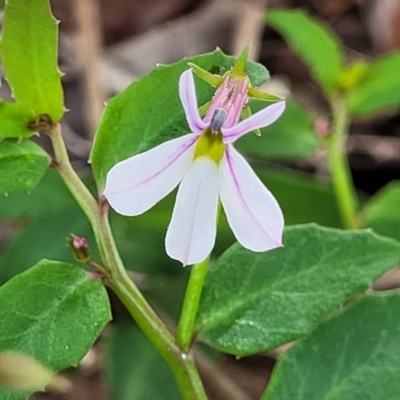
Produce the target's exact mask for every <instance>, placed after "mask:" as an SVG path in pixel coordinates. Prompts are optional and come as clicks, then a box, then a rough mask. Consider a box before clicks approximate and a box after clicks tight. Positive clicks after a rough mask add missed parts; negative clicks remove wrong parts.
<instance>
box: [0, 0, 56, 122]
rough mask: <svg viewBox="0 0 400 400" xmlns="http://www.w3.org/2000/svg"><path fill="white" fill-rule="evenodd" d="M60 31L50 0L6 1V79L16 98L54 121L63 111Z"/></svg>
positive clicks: (1, 49) (3, 56) (3, 55)
mask: <svg viewBox="0 0 400 400" xmlns="http://www.w3.org/2000/svg"><path fill="white" fill-rule="evenodd" d="M57 31H58V29H57V21H56V20H55V19H54V18H53V16H52V14H51V10H50V4H49V1H48V0H37V1H32V0H8V1H7V4H6V9H5V13H4V22H3V33H2V40H1V45H0V46H1V47H0V52H1V59H2V62H3V65H4V69H5V72H6V77H7V80H8V82H9V84H10V86H11V88H12V90H13V96H14V97H15V99H16V100H17V101H19V102H21V103H22V104H23V106H24V107H26V108H27V109H29V110H30V111H32V112H33V113H34V114H36V115H44V114H46V115H49V116H50V118H51V120H52V122H58V121H59V120H60V119H61V117H62V116H63V114H64V104H63V91H62V87H61V73H60V71H59V70H58V67H57Z"/></svg>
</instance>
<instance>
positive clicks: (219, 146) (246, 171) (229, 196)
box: [103, 69, 285, 265]
mask: <svg viewBox="0 0 400 400" xmlns="http://www.w3.org/2000/svg"><path fill="white" fill-rule="evenodd" d="M247 87H248V80H247V77H238V76H234V75H233V74H228V75H227V77H226V78H225V80H224V82H223V84H222V85H221V86H220V87H219V88H218V90H217V91H216V94H215V96H214V99H213V101H212V103H211V105H210V108H209V110H208V112H207V115H206V116H205V118H204V120H202V119H201V117H200V115H199V112H198V105H197V98H196V91H195V85H194V79H193V73H192V70H191V69H189V70H187V71H185V72H184V73H183V74H182V75H181V78H180V82H179V95H180V99H181V102H182V105H183V108H184V110H185V113H186V119H187V122H188V124H189V127H190V129H191V131H192V133H189V134H187V135H184V136H182V137H179V138H177V139H173V140H170V141H168V142H165V143H163V144H161V145H159V146H157V147H155V148H153V149H151V150H149V151H146V152H144V153H141V154H137V155H135V156H133V157H131V158H128V159H127V160H124V161H121V162H119V163H118V164H116V165H115V166H114V167H113V168H111V170H110V171H109V173H108V175H107V182H106V187H105V190H104V193H103V194H104V196H105V197H106V198H107V200H108V202H109V203H110V205H111V207H112V208H113V209H114V210H115V211H117V212H118V213H120V214H122V215H128V216H134V215H140V214H142V213H144V212H145V211H147V210H149V209H150V208H151V207H153V206H154V205H155V204H156V203H157V202H158V201H160V200H161V199H162V198H163V197H165V196H166V195H167V194H169V193H170V192H171V191H172V190H173V189H174V188H175V187H176V186H177V185H178V184H179V183H180V186H179V190H178V194H177V197H176V202H175V206H174V210H173V214H172V219H171V222H170V225H169V227H168V231H167V236H166V240H165V243H166V251H167V253H168V255H169V256H170V257H171V258H174V259H176V260H179V261H181V262H182V263H183V264H184V265H187V264H195V263H199V262H202V261H203V260H204V259H205V258H206V257H207V256H208V254H209V253H210V252H211V250H212V248H213V247H214V243H215V237H216V230H217V214H218V204H219V200H220V201H221V203H222V207H223V209H224V211H225V214H226V216H227V219H228V222H229V225H230V227H231V229H232V231H233V233H234V235H235V237H236V239H237V240H238V242H239V243H240V244H241V245H242V246H244V247H246V248H247V249H249V250H252V251H257V252H262V251H266V250H270V249H273V248H276V247H280V246H282V231H283V225H284V221H283V215H282V212H281V209H280V207H279V205H278V203H277V201H276V200H275V198H274V197H273V195H272V194H271V193H270V192H269V191H268V189H267V188H266V187H265V186H264V185H263V183H262V182H261V181H260V180H259V178H258V177H257V176H256V175H255V173H254V172H253V170H252V169H251V167H250V165H249V164H248V163H247V161H246V160H245V159H244V157H243V156H241V155H240V154H239V153H238V152H237V151H236V150H235V149H234V147H233V145H232V143H233V142H235V141H236V140H237V139H238V138H240V137H241V136H243V135H245V134H246V133H248V132H251V131H253V130H255V129H259V128H263V127H265V126H267V125H270V124H272V123H273V122H275V121H276V120H277V119H278V118H279V117H280V116H281V114H282V113H283V111H284V109H285V102H284V101H279V102H277V103H274V104H272V105H270V106H269V107H266V108H264V109H263V110H261V111H259V112H258V113H256V114H254V115H252V116H250V117H249V118H247V119H244V120H242V121H240V122H238V121H239V118H240V114H241V112H242V109H243V106H244V105H245V103H246V102H247Z"/></svg>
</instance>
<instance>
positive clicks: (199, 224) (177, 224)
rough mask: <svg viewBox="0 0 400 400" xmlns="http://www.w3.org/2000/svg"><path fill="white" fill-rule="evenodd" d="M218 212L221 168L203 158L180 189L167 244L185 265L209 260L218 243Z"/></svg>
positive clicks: (192, 166) (189, 170)
mask: <svg viewBox="0 0 400 400" xmlns="http://www.w3.org/2000/svg"><path fill="white" fill-rule="evenodd" d="M217 209H218V166H217V164H216V163H215V162H214V161H213V160H211V159H210V158H208V157H199V158H197V159H196V160H195V161H194V162H193V164H192V165H191V166H190V167H189V169H188V171H187V172H186V174H185V176H184V178H183V180H182V183H181V184H180V186H179V190H178V194H177V197H176V202H175V206H174V211H173V213H172V219H171V223H170V225H169V227H168V231H167V237H166V239H165V245H166V249H167V253H168V255H169V256H170V257H171V258H174V259H176V260H179V261H181V262H182V263H183V264H184V265H190V264H196V263H199V262H202V261H204V260H205V258H206V257H207V256H208V255H209V254H210V252H211V250H212V248H213V247H214V243H215V236H216V233H217V227H216V224H217V221H216V220H217Z"/></svg>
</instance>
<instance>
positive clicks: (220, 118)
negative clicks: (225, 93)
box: [210, 108, 228, 133]
mask: <svg viewBox="0 0 400 400" xmlns="http://www.w3.org/2000/svg"><path fill="white" fill-rule="evenodd" d="M227 118H228V113H227V112H226V111H225V110H224V109H223V108H217V109H216V110H215V111H214V115H213V116H212V118H211V124H210V128H211V132H212V133H218V132H221V128H222V125H223V124H224V122H225V121H226V119H227Z"/></svg>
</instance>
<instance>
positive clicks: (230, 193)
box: [219, 145, 284, 251]
mask: <svg viewBox="0 0 400 400" xmlns="http://www.w3.org/2000/svg"><path fill="white" fill-rule="evenodd" d="M219 193H220V197H221V202H222V206H223V208H224V210H225V214H226V217H227V219H228V223H229V225H230V227H231V228H232V231H233V233H234V235H235V237H236V239H237V240H238V242H239V243H240V244H241V245H242V246H244V247H246V248H247V249H249V250H252V251H266V250H270V249H273V248H275V247H281V246H282V231H283V225H284V221H283V215H282V211H281V209H280V207H279V204H278V203H277V201H276V200H275V198H274V196H273V195H272V194H271V193H270V192H269V190H268V189H267V188H266V187H265V186H264V184H263V183H262V182H261V181H260V179H259V178H258V177H257V175H256V174H255V173H254V171H253V170H252V169H251V167H250V165H249V164H248V163H247V161H246V160H245V159H244V158H243V156H241V155H240V154H239V153H238V152H237V151H236V150H235V149H234V148H233V146H232V145H227V146H226V152H225V155H224V158H223V159H222V161H221V163H220V169H219Z"/></svg>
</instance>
